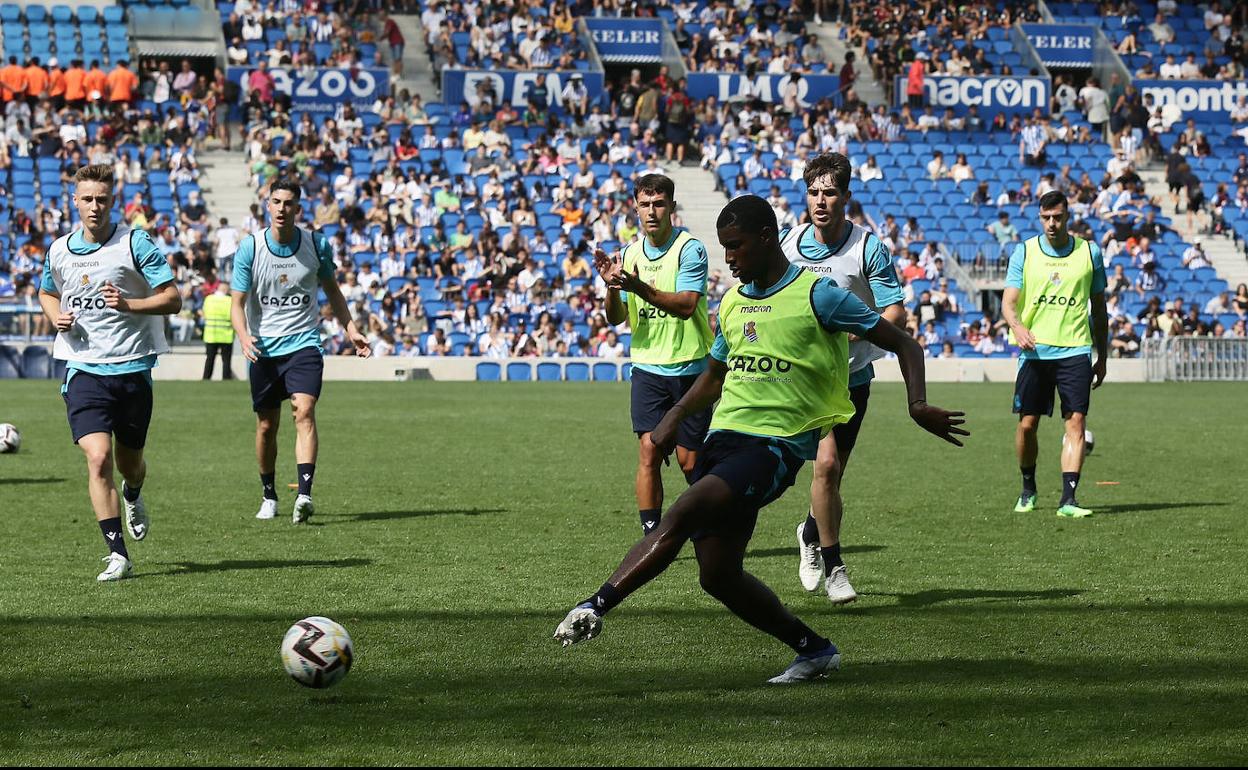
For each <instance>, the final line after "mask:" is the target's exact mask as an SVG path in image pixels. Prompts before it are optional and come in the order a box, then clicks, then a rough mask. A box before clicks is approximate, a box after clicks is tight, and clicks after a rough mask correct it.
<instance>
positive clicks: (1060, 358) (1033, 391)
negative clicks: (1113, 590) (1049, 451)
mask: <svg viewBox="0 0 1248 770" xmlns="http://www.w3.org/2000/svg"><path fill="white" fill-rule="evenodd" d="M1069 218H1070V204H1069V203H1068V202H1067V200H1066V196H1065V195H1063V194H1062V193H1060V192H1057V191H1053V192H1049V193H1045V194H1044V195H1043V196H1041V198H1040V224H1041V226H1042V227H1043V228H1044V233H1043V234H1042V235H1037V236H1035V237H1034V238H1028V239H1027V240H1026V241H1024V242H1023V243H1021V244H1019V245H1018V247H1017V248H1016V249H1015V250H1014V254H1013V256H1011V257H1010V267H1009V272H1008V274H1007V275H1006V280H1005V293H1004V295H1003V296H1002V299H1001V315H1002V316H1003V317H1004V318H1005V321H1006V323H1008V324H1009V326H1010V342H1011V343H1013V344H1015V345H1018V347H1019V348H1020V349H1021V352H1020V354H1019V360H1018V375H1017V377H1016V379H1015V382H1014V412H1015V414H1017V415H1018V416H1019V417H1018V428H1017V430H1016V432H1015V447H1016V449H1017V451H1018V466H1019V469H1020V470H1021V471H1022V474H1023V491H1022V494H1020V495H1019V497H1018V502H1017V503H1016V504H1015V505H1014V511H1015V513H1030V512H1031V511H1033V510H1035V507H1036V459H1037V457H1038V456H1039V447H1038V444H1037V441H1036V430H1037V429H1038V428H1039V426H1040V415H1042V414H1047V415H1050V416H1052V414H1053V391H1054V389H1056V390H1057V393H1058V395H1060V396H1061V399H1062V419H1063V420H1065V422H1066V435H1065V439H1064V442H1063V448H1062V497H1061V501H1060V502H1059V503H1058V510H1057V515H1058V516H1062V517H1065V518H1075V519H1078V518H1085V517H1087V516H1091V515H1092V511H1090V510H1088V509H1087V508H1083V507H1081V506H1080V505H1079V504H1078V503H1077V502H1076V499H1075V493H1076V491H1077V490H1078V488H1079V475H1080V472H1081V471H1082V469H1083V456H1084V447H1085V436H1086V433H1085V431H1086V430H1087V414H1088V407H1089V405H1090V403H1091V401H1092V389H1093V388H1097V387H1100V384H1101V383H1102V382H1103V381H1104V380H1105V357H1106V353H1107V351H1108V349H1109V321H1108V318H1107V315H1106V311H1105V285H1106V279H1105V260H1104V257H1103V256H1102V255H1101V249H1100V247H1099V246H1097V245H1096V244H1095V243H1092V242H1091V241H1085V240H1084V239H1082V238H1079V237H1076V236H1074V235H1071V234H1070V233H1069V232H1068V231H1067V229H1066V225H1067V222H1068V220H1069ZM1094 345H1095V347H1096V359H1097V360H1096V363H1095V364H1093V363H1092V348H1093V346H1094ZM1093 380H1095V383H1094V382H1093Z"/></svg>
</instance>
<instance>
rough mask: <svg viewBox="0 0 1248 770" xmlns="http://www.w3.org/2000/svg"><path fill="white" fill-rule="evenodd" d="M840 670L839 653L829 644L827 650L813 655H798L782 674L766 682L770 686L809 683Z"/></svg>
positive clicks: (833, 645) (834, 646)
mask: <svg viewBox="0 0 1248 770" xmlns="http://www.w3.org/2000/svg"><path fill="white" fill-rule="evenodd" d="M840 668H841V653H840V652H838V651H837V649H836V645H835V644H829V645H828V646H827V648H825V649H823V650H820V651H819V652H816V653H814V654H813V655H798V656H797V657H796V658H794V659H793V662H792V663H790V664H789V667H788V668H786V669H785V670H784V673H782V674H780V675H779V676H773V677H772V678H771V679H768V680H767V682H768V683H770V684H796V683H798V682H810V681H813V680H815V679H819V678H821V677H824V676H827V674H828V672H830V671H838V670H839V669H840Z"/></svg>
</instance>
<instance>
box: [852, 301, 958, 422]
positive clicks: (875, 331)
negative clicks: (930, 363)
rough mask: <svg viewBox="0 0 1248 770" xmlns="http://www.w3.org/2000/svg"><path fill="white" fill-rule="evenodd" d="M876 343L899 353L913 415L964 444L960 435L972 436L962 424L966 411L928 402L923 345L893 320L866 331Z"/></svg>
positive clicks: (911, 416)
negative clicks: (940, 406)
mask: <svg viewBox="0 0 1248 770" xmlns="http://www.w3.org/2000/svg"><path fill="white" fill-rule="evenodd" d="M867 339H868V340H870V342H871V343H872V344H873V345H876V346H878V347H881V348H883V349H885V350H889V351H892V352H893V353H896V354H897V358H898V359H899V361H900V363H901V376H902V377H904V378H905V380H906V398H907V400H908V401H909V402H910V418H911V419H912V420H914V421H915V422H917V423H918V424H919V426H920V427H921V428H923V430H925V431H927V432H928V433H932V434H934V435H936V436H939V437H940V438H942V439H944V440H945V441H948V442H949V443H950V444H955V445H957V446H962V442H961V441H959V440H958V439H957V438H956V437H957V436H969V435H971V434H970V433H969V432H968V431H967V430H965V429H964V428H961V427H959V426H961V425H963V424H964V423H965V422H966V420H964V419H962V418H963V417H964V416H965V412H947V411H945V410H944V409H941V408H939V407H935V406H931V405H930V404H928V403H927V375H926V372H925V367H924V365H923V348H921V347H919V343H918V342H915V340H914V338H912V337H911V336H910V335H909V334H907V333H906V332H904V331H902V330H901V329H898V328H897V327H896V326H893V325H892V324H890V323H877V324H876V325H875V326H874V327H873V328H872V329H871V331H870V332H868V334H867Z"/></svg>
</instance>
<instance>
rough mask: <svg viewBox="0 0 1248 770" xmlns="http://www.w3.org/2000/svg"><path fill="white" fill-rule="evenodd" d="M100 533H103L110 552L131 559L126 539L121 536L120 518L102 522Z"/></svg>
mask: <svg viewBox="0 0 1248 770" xmlns="http://www.w3.org/2000/svg"><path fill="white" fill-rule="evenodd" d="M100 532H101V533H103V535H104V544H105V545H107V546H108V550H109V551H110V552H112V553H116V554H121V555H122V556H124V557H126V558H127V559H129V558H130V554H129V553H128V552H127V551H126V539H125V538H124V537H122V535H121V519H120V518H116V519H104V520H103V521H101V522H100Z"/></svg>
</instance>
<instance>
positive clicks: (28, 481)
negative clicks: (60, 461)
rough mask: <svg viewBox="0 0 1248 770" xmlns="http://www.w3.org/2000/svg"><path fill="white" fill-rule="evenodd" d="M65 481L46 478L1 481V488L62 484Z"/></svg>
mask: <svg viewBox="0 0 1248 770" xmlns="http://www.w3.org/2000/svg"><path fill="white" fill-rule="evenodd" d="M64 480H65V479H61V478H56V477H55V476H45V477H44V478H41V479H0V486H3V485H5V484H60V483H61V482H62V481H64Z"/></svg>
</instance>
